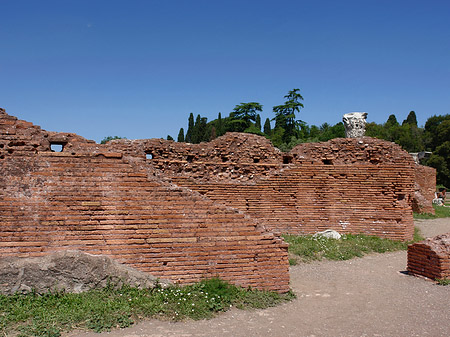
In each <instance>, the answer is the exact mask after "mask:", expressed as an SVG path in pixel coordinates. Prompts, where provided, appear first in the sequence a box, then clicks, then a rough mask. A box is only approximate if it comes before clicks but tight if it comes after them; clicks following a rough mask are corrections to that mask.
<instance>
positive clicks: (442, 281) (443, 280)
mask: <svg viewBox="0 0 450 337" xmlns="http://www.w3.org/2000/svg"><path fill="white" fill-rule="evenodd" d="M436 282H437V284H439V285H440V286H448V285H450V278H437V279H436Z"/></svg>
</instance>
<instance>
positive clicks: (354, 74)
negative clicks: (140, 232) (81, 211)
mask: <svg viewBox="0 0 450 337" xmlns="http://www.w3.org/2000/svg"><path fill="white" fill-rule="evenodd" d="M0 17H1V20H0V46H1V47H0V107H3V108H5V109H6V110H7V112H8V113H10V114H12V115H15V116H17V117H19V118H20V119H25V120H28V121H30V122H33V123H35V124H37V125H40V126H42V127H43V128H44V129H46V130H50V131H65V132H75V133H78V134H79V135H81V136H84V137H86V138H88V139H94V140H96V141H100V140H101V139H102V138H103V137H105V136H109V135H111V136H114V135H118V136H123V137H127V138H129V139H134V138H159V137H164V138H165V137H166V136H167V135H168V134H170V135H172V136H173V137H174V138H176V136H177V134H178V131H179V128H180V127H184V128H185V130H186V127H187V118H188V116H189V113H190V112H193V113H194V114H195V115H197V114H201V115H202V116H205V117H208V120H212V119H214V118H217V114H218V112H222V116H228V114H229V112H230V111H232V109H233V108H234V106H235V105H236V104H239V103H241V102H252V101H256V102H259V103H261V104H262V105H263V106H264V112H263V114H262V118H263V121H264V119H265V118H266V117H270V118H272V117H273V114H272V107H273V106H274V105H278V104H282V103H283V100H284V99H283V96H284V95H285V94H286V93H287V92H288V91H289V90H290V89H293V88H300V90H301V93H302V95H303V97H304V105H305V108H304V109H303V110H302V111H301V113H300V115H299V116H298V117H299V118H300V119H302V120H304V121H306V122H307V123H308V124H315V125H320V124H322V123H324V122H328V123H330V124H335V123H337V122H339V121H340V120H341V118H342V114H344V113H347V112H352V111H366V112H368V114H369V115H368V121H369V122H372V121H373V122H377V123H383V122H385V121H386V120H387V118H388V116H389V115H390V114H392V113H394V114H395V115H396V116H397V119H398V120H399V121H400V122H401V121H402V120H403V119H405V118H406V116H407V115H408V113H409V111H411V110H414V111H416V114H417V117H418V121H419V124H420V125H423V124H424V123H425V121H426V119H427V118H428V117H430V116H432V115H435V114H438V115H439V114H448V113H450V1H447V0H441V1H436V0H428V1H423V0H421V1H416V0H409V1H403V0H401V1H397V0H354V1H347V0H340V1H337V0H329V1H321V0H314V1H313V0H309V1H303V0H297V1H283V0H277V1H275V0H271V1H266V0H256V1H245V0H240V1H234V0H227V1H214V0H207V1H196V0H165V1H164V0H158V1H156V0H146V1H144V0H142V1H137V0H136V1H134V0H126V1H125V0H123V1H115V0H88V1H86V0H54V1H46V0H42V1H36V0H30V1H23V0H0Z"/></svg>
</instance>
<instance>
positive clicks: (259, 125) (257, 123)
mask: <svg viewBox="0 0 450 337" xmlns="http://www.w3.org/2000/svg"><path fill="white" fill-rule="evenodd" d="M255 128H256V129H258V131H261V116H260V115H259V114H257V115H256V119H255Z"/></svg>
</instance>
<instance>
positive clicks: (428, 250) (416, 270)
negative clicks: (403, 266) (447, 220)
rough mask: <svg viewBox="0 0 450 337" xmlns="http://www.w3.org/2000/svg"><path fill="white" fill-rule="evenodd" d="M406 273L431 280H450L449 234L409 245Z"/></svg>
mask: <svg viewBox="0 0 450 337" xmlns="http://www.w3.org/2000/svg"><path fill="white" fill-rule="evenodd" d="M408 272H409V273H410V274H412V275H421V276H425V277H428V278H431V279H433V280H434V279H437V278H438V279H442V278H450V233H447V234H443V235H438V236H436V237H434V238H429V239H426V240H424V241H421V242H417V243H414V244H412V245H409V246H408Z"/></svg>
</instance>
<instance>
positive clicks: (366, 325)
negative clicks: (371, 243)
mask: <svg viewBox="0 0 450 337" xmlns="http://www.w3.org/2000/svg"><path fill="white" fill-rule="evenodd" d="M416 225H417V226H419V228H421V230H422V233H423V235H424V236H426V237H431V236H435V235H438V234H442V233H446V232H450V218H444V219H433V220H417V221H416ZM405 270H406V252H404V251H401V252H395V253H388V254H372V255H368V256H366V257H364V258H356V259H353V260H350V261H339V262H333V261H323V262H317V263H311V264H299V265H297V266H293V267H291V270H290V272H291V287H292V289H293V291H294V292H295V293H296V294H297V297H298V298H297V299H296V300H294V301H292V302H290V303H287V304H284V305H281V306H278V307H275V308H269V309H265V310H254V311H242V310H238V309H232V310H230V311H228V312H226V313H222V314H220V315H218V316H217V317H216V318H214V319H211V320H202V321H187V322H177V323H172V322H164V321H158V320H149V321H145V322H141V323H139V324H136V325H135V326H133V327H131V328H127V329H122V330H115V331H112V332H109V333H102V334H96V333H92V332H87V333H83V332H79V331H78V332H72V333H70V334H69V336H80V337H81V336H83V337H104V336H110V337H138V336H183V337H185V336H186V337H187V336H246V337H247V336H283V337H285V336H310V337H312V336H333V337H334V336H336V337H337V336H345V337H351V336H432V337H438V336H446V337H448V336H450V286H439V285H436V284H434V283H433V282H431V281H428V280H425V279H422V278H416V277H413V276H408V275H406V274H405V273H404V272H405Z"/></svg>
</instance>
